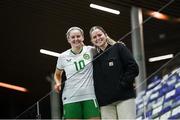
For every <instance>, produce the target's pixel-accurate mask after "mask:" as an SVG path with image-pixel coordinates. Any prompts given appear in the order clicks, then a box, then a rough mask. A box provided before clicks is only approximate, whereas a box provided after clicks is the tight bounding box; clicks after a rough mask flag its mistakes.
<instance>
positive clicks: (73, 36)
mask: <svg viewBox="0 0 180 120" xmlns="http://www.w3.org/2000/svg"><path fill="white" fill-rule="evenodd" d="M70 38H71V39H75V38H81V35H72V36H70Z"/></svg>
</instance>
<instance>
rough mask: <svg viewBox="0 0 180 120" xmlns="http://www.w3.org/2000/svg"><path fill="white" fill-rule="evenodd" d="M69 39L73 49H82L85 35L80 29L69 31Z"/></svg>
mask: <svg viewBox="0 0 180 120" xmlns="http://www.w3.org/2000/svg"><path fill="white" fill-rule="evenodd" d="M67 39H68V42H69V43H70V45H71V47H72V48H77V47H82V45H83V41H84V37H83V33H82V32H81V31H80V30H78V29H73V30H71V31H69V33H68V37H67Z"/></svg>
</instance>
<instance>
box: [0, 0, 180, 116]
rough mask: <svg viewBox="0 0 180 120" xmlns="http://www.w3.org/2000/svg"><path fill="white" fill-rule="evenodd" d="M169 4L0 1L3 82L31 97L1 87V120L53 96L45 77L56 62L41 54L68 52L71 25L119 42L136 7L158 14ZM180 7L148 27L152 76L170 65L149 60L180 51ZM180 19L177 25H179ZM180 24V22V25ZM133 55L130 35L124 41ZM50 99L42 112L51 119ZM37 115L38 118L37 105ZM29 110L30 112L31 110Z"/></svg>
mask: <svg viewBox="0 0 180 120" xmlns="http://www.w3.org/2000/svg"><path fill="white" fill-rule="evenodd" d="M169 1H170V0H151V1H149V2H148V1H145V0H134V1H132V0H121V1H119V0H0V16H1V17H0V30H1V31H0V33H1V36H0V49H1V50H0V55H1V67H0V68H1V74H0V75H1V76H0V82H5V83H8V84H13V85H18V86H22V87H25V88H27V89H28V90H29V92H28V93H22V92H18V91H13V90H10V89H6V88H2V87H0V106H1V108H0V109H1V111H0V118H16V117H17V116H18V115H19V114H20V113H22V112H23V111H25V110H26V109H27V108H29V107H30V106H32V105H33V104H35V103H36V102H37V101H38V100H40V99H41V98H42V97H44V96H45V95H47V94H48V93H49V92H50V91H51V87H50V83H49V82H48V81H47V79H46V77H47V76H50V75H51V74H52V73H53V72H54V70H55V66H56V60H57V58H55V57H52V56H47V55H44V54H40V49H47V50H51V51H54V52H59V53H61V52H63V51H65V50H66V49H69V47H70V46H69V44H68V43H67V40H66V36H65V33H66V31H67V30H68V29H69V28H70V27H72V26H78V27H81V28H82V29H83V30H84V32H85V43H86V44H91V43H90V40H89V34H88V33H89V29H90V28H91V27H92V26H94V25H100V26H102V27H104V29H105V30H106V31H107V33H108V34H109V36H110V37H112V38H113V39H115V40H119V39H120V38H121V37H123V36H124V35H125V34H127V33H128V32H130V31H131V19H130V12H131V7H132V6H136V7H140V8H142V11H143V18H144V20H145V19H147V18H148V17H149V16H148V15H147V11H149V10H154V11H157V10H159V9H160V8H162V7H163V6H165V5H166V4H167V3H168V2H169ZM90 3H95V4H99V5H103V6H106V7H110V8H114V9H117V10H120V12H121V13H120V15H114V14H110V13H107V12H102V11H99V10H95V9H92V8H90V7H89V4H90ZM179 6H180V2H179V1H178V0H174V1H173V2H172V4H170V5H169V6H167V7H166V8H165V9H163V10H162V11H161V12H162V13H164V14H167V15H169V16H170V20H169V21H162V20H158V19H155V18H151V19H150V20H148V21H147V22H146V23H145V24H144V25H143V29H144V47H145V62H146V72H147V76H149V75H150V74H152V73H153V72H155V71H156V70H157V69H158V68H159V67H160V66H162V65H163V64H164V63H166V62H167V61H168V60H164V61H159V62H154V63H149V62H148V58H150V57H154V56H160V55H164V54H170V53H173V54H177V53H178V52H179V51H180V7H179ZM175 20H177V21H175ZM178 20H179V21H178ZM122 41H123V42H124V43H125V44H126V45H127V47H128V48H129V49H130V50H131V35H129V36H127V37H125V38H124V39H123V40H122ZM49 109H50V108H49V98H48V97H46V98H45V99H44V100H42V101H41V110H42V111H46V112H47V113H46V115H45V116H43V117H44V118H49V116H50V113H49ZM30 110H32V114H33V115H34V114H36V109H35V106H34V107H32V109H30ZM30 110H29V111H30Z"/></svg>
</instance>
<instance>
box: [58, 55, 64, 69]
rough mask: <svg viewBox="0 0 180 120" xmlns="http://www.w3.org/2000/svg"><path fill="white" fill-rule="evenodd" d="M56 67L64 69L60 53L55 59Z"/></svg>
mask: <svg viewBox="0 0 180 120" xmlns="http://www.w3.org/2000/svg"><path fill="white" fill-rule="evenodd" d="M56 68H57V69H60V70H61V69H64V67H63V60H62V55H60V56H59V57H58V59H57V64H56Z"/></svg>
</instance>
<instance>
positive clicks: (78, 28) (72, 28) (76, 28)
mask: <svg viewBox="0 0 180 120" xmlns="http://www.w3.org/2000/svg"><path fill="white" fill-rule="evenodd" d="M72 30H79V31H80V32H81V34H82V35H83V36H84V31H83V30H82V29H81V28H80V27H71V28H69V29H68V31H67V32H66V38H67V39H69V35H70V32H71V31H72Z"/></svg>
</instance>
